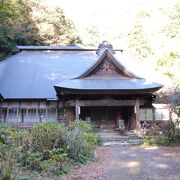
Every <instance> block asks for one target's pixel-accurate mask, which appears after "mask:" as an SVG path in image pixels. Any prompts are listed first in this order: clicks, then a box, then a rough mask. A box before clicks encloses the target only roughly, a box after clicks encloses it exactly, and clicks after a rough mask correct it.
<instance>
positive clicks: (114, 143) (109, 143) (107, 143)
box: [102, 139, 142, 146]
mask: <svg viewBox="0 0 180 180" xmlns="http://www.w3.org/2000/svg"><path fill="white" fill-rule="evenodd" d="M102 144H103V146H125V145H140V144H142V140H141V139H139V140H130V141H104V142H102Z"/></svg>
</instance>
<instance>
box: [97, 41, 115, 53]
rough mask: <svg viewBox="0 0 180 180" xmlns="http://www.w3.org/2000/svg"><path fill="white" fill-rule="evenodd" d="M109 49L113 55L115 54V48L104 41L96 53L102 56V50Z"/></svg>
mask: <svg viewBox="0 0 180 180" xmlns="http://www.w3.org/2000/svg"><path fill="white" fill-rule="evenodd" d="M104 48H105V49H109V50H110V51H111V52H112V53H113V54H115V51H113V46H112V44H109V43H108V41H103V42H102V43H101V44H99V46H98V50H97V51H96V54H98V55H99V54H100V52H101V50H102V49H104Z"/></svg>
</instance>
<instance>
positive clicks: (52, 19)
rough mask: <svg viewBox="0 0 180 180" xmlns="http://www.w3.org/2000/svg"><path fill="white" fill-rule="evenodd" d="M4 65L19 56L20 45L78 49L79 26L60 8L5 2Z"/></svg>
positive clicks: (1, 15)
mask: <svg viewBox="0 0 180 180" xmlns="http://www.w3.org/2000/svg"><path fill="white" fill-rule="evenodd" d="M0 22H1V24H0V61H1V60H3V59H4V58H6V57H7V56H10V55H12V54H16V53H18V50H17V48H16V45H76V44H78V43H82V42H81V39H80V38H79V36H78V35H77V32H76V30H75V26H74V24H73V23H72V21H71V20H69V19H68V18H66V16H65V15H64V12H63V10H62V9H61V8H60V7H57V8H53V7H48V5H46V4H45V3H44V2H43V1H39V0H29V1H26V0H21V1H14V0H5V1H3V2H1V5H0Z"/></svg>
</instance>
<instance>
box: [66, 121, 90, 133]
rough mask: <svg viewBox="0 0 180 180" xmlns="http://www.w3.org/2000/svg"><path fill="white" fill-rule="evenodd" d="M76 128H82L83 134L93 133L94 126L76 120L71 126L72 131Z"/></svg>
mask: <svg viewBox="0 0 180 180" xmlns="http://www.w3.org/2000/svg"><path fill="white" fill-rule="evenodd" d="M76 126H78V127H80V129H81V130H82V132H86V133H90V132H92V131H93V127H92V125H91V124H89V123H87V122H86V121H83V120H75V121H73V122H71V123H70V124H69V128H70V129H73V128H74V127H76Z"/></svg>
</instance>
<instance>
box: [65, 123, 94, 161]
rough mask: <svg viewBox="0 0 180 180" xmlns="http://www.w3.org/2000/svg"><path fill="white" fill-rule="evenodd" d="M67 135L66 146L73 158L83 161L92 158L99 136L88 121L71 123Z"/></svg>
mask: <svg viewBox="0 0 180 180" xmlns="http://www.w3.org/2000/svg"><path fill="white" fill-rule="evenodd" d="M68 129H69V130H68V132H67V134H66V137H65V142H66V147H67V150H68V153H69V156H70V157H71V158H74V159H76V160H77V161H78V162H80V163H83V162H85V161H88V159H91V158H92V156H93V150H94V148H95V147H96V146H97V137H96V135H95V133H93V131H92V126H91V125H90V124H88V123H87V122H86V121H81V120H80V121H77V120H76V121H74V122H72V123H71V124H69V127H68Z"/></svg>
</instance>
